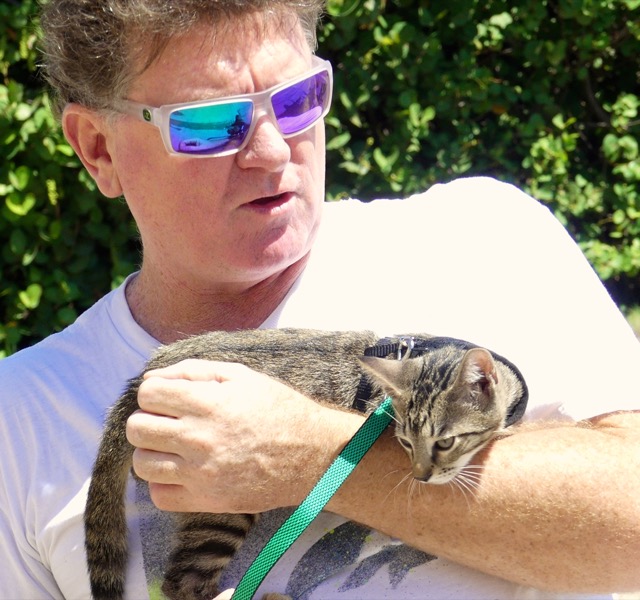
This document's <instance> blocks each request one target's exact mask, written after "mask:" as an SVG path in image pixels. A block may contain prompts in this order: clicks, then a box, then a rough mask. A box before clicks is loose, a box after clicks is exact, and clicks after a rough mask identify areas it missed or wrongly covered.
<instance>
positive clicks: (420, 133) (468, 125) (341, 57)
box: [0, 0, 640, 356]
mask: <svg viewBox="0 0 640 600" xmlns="http://www.w3.org/2000/svg"><path fill="white" fill-rule="evenodd" d="M639 13H640V0H618V1H614V0H611V1H604V0H585V1H582V2H577V1H570V0H555V1H544V0H542V1H536V2H531V0H526V1H525V0H519V1H516V2H498V1H491V0H489V1H487V0H483V1H475V0H448V1H438V0H436V1H429V2H422V1H418V0H412V1H398V2H389V1H386V2H373V1H362V0H345V1H344V2H343V1H341V0H332V1H330V3H329V14H328V15H327V16H326V18H325V19H324V21H323V27H322V29H321V32H320V48H319V52H318V53H319V54H320V55H321V56H323V57H325V58H328V59H330V60H331V61H332V62H333V64H334V67H335V79H336V86H335V99H334V105H333V108H332V111H331V113H330V115H329V116H328V118H327V133H328V164H327V169H328V176H327V180H328V188H327V189H328V196H329V199H335V198H341V197H345V196H353V197H359V198H363V199H371V198H375V197H380V196H383V197H402V196H406V195H408V194H411V193H413V192H416V191H420V190H423V189H425V188H427V187H429V186H430V185H432V184H433V183H435V182H442V181H448V180H451V179H453V178H455V177H459V176H465V175H475V174H485V175H493V176H496V177H498V178H500V179H503V180H506V181H510V182H513V183H516V184H517V185H519V186H520V187H522V188H524V189H525V190H527V191H528V192H530V193H532V194H533V195H534V196H536V197H537V198H539V199H540V200H542V201H543V202H545V203H547V204H548V205H549V206H550V207H551V208H552V209H553V210H554V212H555V213H556V215H557V216H558V217H559V218H560V220H561V221H562V222H563V223H564V224H565V225H566V226H567V227H568V228H569V230H570V231H571V233H572V234H573V235H574V237H575V238H576V239H577V240H578V242H579V243H580V245H581V247H582V249H583V250H584V252H585V253H586V255H587V257H588V258H589V260H590V261H591V263H592V264H593V266H594V268H595V269H596V270H597V272H598V273H599V275H600V276H601V278H602V279H603V281H604V282H605V284H606V285H607V287H608V289H609V291H610V292H611V293H612V295H613V296H614V299H616V301H617V302H618V303H619V304H620V305H621V306H622V307H623V308H625V309H627V310H629V309H631V308H632V307H634V306H637V305H639V304H640V289H639V286H638V275H639V273H640V235H639V234H640V220H639V218H638V217H639V216H640V150H639V143H638V138H639V135H638V132H639V131H640V114H639V111H640V97H639V96H640V84H639V81H640V72H639V71H640V60H639V59H638V57H639V56H640V18H639ZM36 14H37V3H36V2H35V1H33V0H25V1H19V2H18V1H5V2H3V3H2V4H0V149H1V157H2V160H1V161H0V211H1V213H2V214H1V215H0V240H1V241H2V244H1V245H0V248H1V251H0V268H1V273H2V286H1V287H0V311H1V314H0V356H1V355H4V354H8V353H11V352H14V351H15V350H16V349H17V348H20V347H23V346H26V345H29V344H31V343H33V342H35V341H37V340H39V339H41V338H42V337H44V336H46V335H47V334H49V333H50V332H52V331H54V330H57V329H60V328H61V327H63V326H65V325H66V324H68V323H70V322H71V321H73V320H74V319H75V317H76V316H77V315H78V314H79V313H80V312H82V311H83V310H84V309H86V308H87V307H88V306H89V305H90V304H92V303H93V302H95V301H96V300H97V299H98V298H99V297H100V296H102V295H103V294H104V293H105V292H107V291H108V290H109V289H110V288H111V287H113V286H115V285H117V284H118V283H119V282H120V281H122V279H123V278H124V277H125V276H126V275H127V274H128V273H129V272H131V270H133V269H134V268H135V267H136V265H137V263H138V259H139V247H138V244H137V234H136V230H135V226H134V225H133V223H132V221H131V219H130V217H129V215H128V213H127V210H126V207H125V205H124V203H123V201H113V200H106V199H104V198H102V197H101V196H100V194H99V193H98V192H97V190H96V189H95V186H94V185H93V182H92V181H91V179H90V178H89V177H88V176H87V175H86V174H85V172H84V171H83V170H82V169H81V168H80V165H79V162H78V160H77V159H76V158H75V157H74V155H73V152H72V151H71V149H70V148H69V146H68V145H67V144H66V143H65V142H64V140H63V138H62V136H61V133H60V131H59V129H58V127H57V125H56V123H55V122H54V121H53V118H52V117H51V115H50V111H49V102H48V98H47V95H46V93H45V92H44V90H43V85H42V82H41V80H40V79H39V77H38V68H37V65H38V61H39V57H38V38H37V20H36V17H35V15H36ZM540 244H544V240H540ZM636 310H637V309H636ZM636 314H637V313H636Z"/></svg>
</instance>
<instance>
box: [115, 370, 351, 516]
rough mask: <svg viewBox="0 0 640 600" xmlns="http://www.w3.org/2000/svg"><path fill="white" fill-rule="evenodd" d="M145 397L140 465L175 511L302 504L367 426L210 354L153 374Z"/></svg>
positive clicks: (131, 432) (130, 426)
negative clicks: (205, 358) (212, 358)
mask: <svg viewBox="0 0 640 600" xmlns="http://www.w3.org/2000/svg"><path fill="white" fill-rule="evenodd" d="M138 403H139V405H140V410H139V411H137V412H135V413H134V414H133V415H132V416H131V417H130V419H129V421H128V423H127V437H128V439H129V441H130V442H131V444H133V445H134V446H136V450H135V452H134V455H133V465H134V470H135V472H136V473H137V475H138V476H139V477H141V478H142V479H145V480H147V481H149V488H150V493H151V498H152V500H153V502H154V503H155V504H156V505H157V506H158V507H159V508H161V509H164V510H172V511H189V512H200V511H207V512H262V511H264V510H268V509H272V508H277V507H280V506H293V505H296V504H299V503H300V502H301V501H302V500H303V499H304V497H305V495H306V494H307V492H308V491H309V490H310V489H311V487H312V486H313V484H314V483H315V481H316V480H317V479H318V478H319V477H320V476H321V475H322V473H323V471H324V469H325V468H326V467H327V466H328V465H329V464H330V462H331V461H332V460H333V458H334V457H335V456H336V455H337V454H338V453H339V451H340V449H341V448H342V446H343V445H344V444H345V443H346V442H347V441H348V439H349V438H350V437H351V435H352V434H353V433H354V432H355V431H356V430H357V428H358V426H359V425H360V423H361V422H362V417H361V416H360V415H352V414H349V413H345V412H344V411H336V410H332V409H331V408H328V407H325V406H321V405H320V404H318V403H316V402H314V401H312V400H310V399H309V398H307V397H305V396H303V395H302V394H299V393H298V392H296V391H294V390H293V389H291V388H290V387H288V386H287V385H284V384H283V383H280V382H278V381H276V380H274V379H272V378H270V377H267V376H266V375H263V374H261V373H257V372H255V371H252V370H251V369H249V368H247V367H245V366H243V365H239V364H234V363H222V362H212V361H203V360H186V361H183V362H180V363H178V364H176V365H173V366H170V367H167V368H165V369H159V370H155V371H150V372H149V373H147V374H146V375H145V380H144V381H143V383H142V385H141V386H140V390H139V393H138Z"/></svg>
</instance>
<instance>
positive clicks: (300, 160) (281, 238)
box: [109, 21, 325, 293]
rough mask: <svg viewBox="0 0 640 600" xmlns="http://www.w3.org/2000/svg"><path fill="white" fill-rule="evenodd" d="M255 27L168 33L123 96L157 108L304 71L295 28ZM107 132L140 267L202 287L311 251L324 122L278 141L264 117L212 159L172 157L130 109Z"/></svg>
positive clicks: (256, 87) (251, 277)
mask: <svg viewBox="0 0 640 600" xmlns="http://www.w3.org/2000/svg"><path fill="white" fill-rule="evenodd" d="M252 23H253V22H252V21H248V22H245V23H244V25H245V26H243V24H242V23H240V24H239V25H238V27H234V28H228V29H227V30H225V31H224V32H223V33H218V34H216V36H215V37H214V36H211V35H210V33H209V32H208V31H207V29H205V28H204V27H203V28H201V29H197V30H195V31H193V32H191V33H189V34H187V35H185V36H183V37H181V38H179V39H174V40H173V41H172V42H170V43H169V45H168V46H167V47H166V49H165V50H164V51H163V53H162V54H161V56H160V58H159V59H158V60H157V61H156V62H154V63H153V64H152V65H151V66H150V67H149V68H148V69H147V70H146V71H144V73H143V74H142V75H140V76H139V78H138V79H137V80H136V81H135V83H134V84H133V86H132V88H131V90H130V92H129V95H128V98H129V99H130V100H134V101H137V102H142V103H145V104H148V105H152V106H161V105H163V104H174V103H179V102H190V101H194V100H200V99H211V98H219V97H224V96H232V95H237V94H244V93H249V92H256V91H261V90H264V89H266V88H269V87H271V86H274V85H276V84H279V83H281V82H283V81H286V80H288V79H292V78H295V77H297V76H299V75H301V74H304V73H305V72H306V71H308V70H309V69H310V68H311V53H310V50H309V48H308V45H307V43H306V41H305V39H304V35H303V33H302V31H301V30H300V28H299V27H295V28H292V27H290V26H279V27H278V26H273V25H271V26H268V27H267V29H266V31H264V34H259V35H254V34H252V29H251V27H252ZM260 27H261V26H260ZM261 31H262V29H261ZM113 133H114V135H113V136H110V140H109V145H110V148H109V150H110V154H111V156H112V159H113V163H114V167H115V172H116V173H117V177H118V180H119V183H120V186H121V187H122V190H123V193H124V195H125V198H126V200H127V203H128V204H129V207H130V209H131V211H132V213H133V216H134V218H135V220H136V222H137V224H138V227H139V230H140V234H141V237H142V242H143V247H144V261H143V270H144V269H153V270H155V271H156V275H157V274H158V273H162V275H163V277H165V278H166V277H169V278H171V279H173V280H174V281H176V280H177V281H180V282H182V284H183V285H184V284H187V285H192V286H194V291H196V290H198V291H202V292H203V293H206V292H207V291H208V290H209V289H211V290H213V289H219V288H220V286H230V287H229V289H230V290H231V289H233V288H234V286H239V285H240V286H245V285H246V284H247V283H249V284H251V283H257V282H259V281H262V280H264V279H265V278H267V277H270V276H273V275H275V274H277V273H278V272H280V271H281V270H283V269H285V268H286V267H288V266H290V265H291V264H293V263H295V262H296V261H298V260H300V259H301V258H303V257H304V256H306V254H307V253H308V252H309V250H310V247H311V244H312V242H313V239H314V237H315V233H316V230H317V227H318V224H319V220H320V213H321V209H322V202H323V198H324V167H325V163H324V152H325V147H324V128H323V124H322V122H319V123H318V124H317V125H316V126H314V127H313V128H312V129H310V130H309V131H307V132H305V133H303V134H300V135H298V136H294V137H291V138H288V139H286V140H285V139H283V138H282V136H281V134H280V133H279V131H278V130H277V129H276V126H275V124H274V123H273V122H272V121H271V120H270V117H268V116H266V115H263V116H262V117H261V118H260V120H259V121H258V122H257V124H256V128H255V130H254V133H253V136H252V138H251V139H250V141H249V143H248V144H247V146H246V147H245V148H244V149H243V150H241V151H240V152H239V153H237V154H234V155H231V156H225V157H221V158H193V157H188V156H172V155H169V154H168V153H167V151H166V149H165V147H164V145H163V143H162V140H161V136H160V131H159V130H158V129H157V128H156V127H153V126H150V125H148V124H146V123H143V122H139V121H136V120H134V119H133V118H131V117H128V116H124V117H122V119H120V120H119V121H117V122H116V124H115V125H114V129H113Z"/></svg>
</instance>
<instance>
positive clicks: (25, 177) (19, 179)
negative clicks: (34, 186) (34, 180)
mask: <svg viewBox="0 0 640 600" xmlns="http://www.w3.org/2000/svg"><path fill="white" fill-rule="evenodd" d="M30 178H31V169H29V167H26V166H25V165H21V166H19V167H18V168H17V169H16V170H15V171H9V182H10V183H11V185H12V186H13V187H14V188H15V189H16V190H18V191H19V192H21V191H22V190H24V189H25V188H26V187H27V185H29V179H30Z"/></svg>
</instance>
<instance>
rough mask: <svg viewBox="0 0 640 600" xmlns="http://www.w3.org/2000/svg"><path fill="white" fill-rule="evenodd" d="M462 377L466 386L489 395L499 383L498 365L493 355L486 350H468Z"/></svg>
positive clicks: (464, 359)
mask: <svg viewBox="0 0 640 600" xmlns="http://www.w3.org/2000/svg"><path fill="white" fill-rule="evenodd" d="M460 377H461V378H462V381H463V382H464V383H465V384H466V385H468V386H470V387H471V388H475V389H477V390H478V391H480V392H481V393H482V394H488V393H489V392H490V391H491V389H492V388H493V387H494V386H495V385H497V383H498V372H497V370H496V363H495V362H494V360H493V357H492V356H491V353H490V352H489V351H488V350H485V349H484V348H472V349H471V350H467V353H466V354H465V355H464V358H463V359H462V367H461V371H460Z"/></svg>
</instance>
